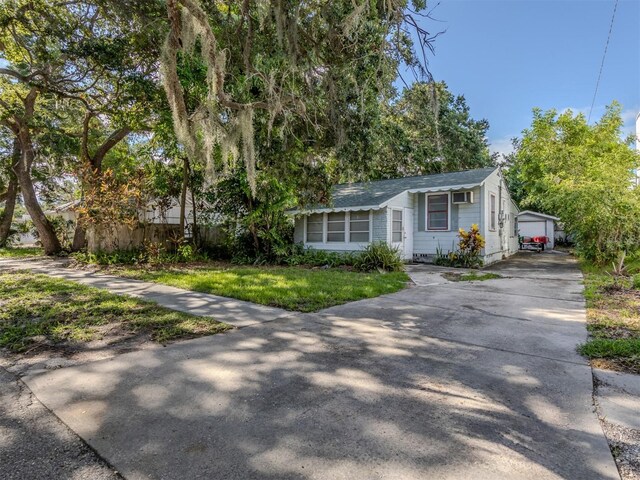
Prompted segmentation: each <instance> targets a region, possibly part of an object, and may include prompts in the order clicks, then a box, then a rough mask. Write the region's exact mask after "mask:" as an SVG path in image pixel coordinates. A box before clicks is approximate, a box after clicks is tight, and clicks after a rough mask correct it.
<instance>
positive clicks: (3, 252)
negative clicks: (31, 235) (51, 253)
mask: <svg viewBox="0 0 640 480" xmlns="http://www.w3.org/2000/svg"><path fill="white" fill-rule="evenodd" d="M38 255H44V251H43V250H42V248H40V247H12V248H0V258H18V257H34V256H38Z"/></svg>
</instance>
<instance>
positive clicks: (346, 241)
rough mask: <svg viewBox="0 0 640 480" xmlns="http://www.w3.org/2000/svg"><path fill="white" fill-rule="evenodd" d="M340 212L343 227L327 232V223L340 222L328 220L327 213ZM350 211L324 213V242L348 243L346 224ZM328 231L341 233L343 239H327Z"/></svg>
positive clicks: (347, 227)
mask: <svg viewBox="0 0 640 480" xmlns="http://www.w3.org/2000/svg"><path fill="white" fill-rule="evenodd" d="M336 213H338V214H340V213H341V214H342V223H343V224H344V228H343V229H342V230H335V231H331V232H329V224H330V223H340V221H339V220H338V221H333V222H332V221H330V220H329V215H331V214H336ZM349 213H350V212H328V213H325V214H324V216H325V223H326V227H327V228H326V235H325V243H331V244H336V243H349V241H348V238H349V237H347V234H348V233H349V226H348V225H347V220H348V219H349V217H350V215H348V214H349ZM329 233H341V234H343V235H344V240H329Z"/></svg>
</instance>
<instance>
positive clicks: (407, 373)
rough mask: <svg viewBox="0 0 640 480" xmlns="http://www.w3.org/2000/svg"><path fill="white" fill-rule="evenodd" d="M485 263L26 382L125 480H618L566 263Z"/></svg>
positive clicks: (547, 259)
mask: <svg viewBox="0 0 640 480" xmlns="http://www.w3.org/2000/svg"><path fill="white" fill-rule="evenodd" d="M494 270H496V271H500V272H503V274H506V273H505V272H509V278H503V279H498V280H489V281H485V282H470V283H464V284H462V283H456V284H450V283H446V284H441V285H435V286H427V287H414V288H409V289H406V290H404V291H401V292H398V293H395V294H391V295H386V296H383V297H379V298H376V299H372V300H365V301H360V302H355V303H351V304H346V305H342V306H336V307H332V308H331V309H328V310H325V311H323V312H320V313H319V314H305V315H303V314H296V315H292V316H289V317H287V318H278V319H276V320H273V321H270V322H266V323H256V324H253V325H250V326H248V327H247V328H243V329H240V330H235V331H233V332H230V333H227V334H223V335H215V336H213V337H206V338H200V339H196V340H190V341H185V342H180V343H176V344H173V345H170V346H168V347H166V348H163V349H156V350H149V351H138V352H133V353H128V354H123V355H120V356H118V357H115V358H113V359H111V360H105V361H97V362H92V363H87V364H84V365H78V366H74V367H68V368H62V369H59V370H55V371H52V372H47V373H43V374H35V375H31V376H29V377H26V378H25V380H26V383H27V384H28V386H29V387H30V388H31V389H32V390H33V392H34V394H35V395H36V396H37V397H38V398H39V399H40V400H41V401H42V402H43V403H44V404H45V405H46V406H47V407H49V408H50V409H52V410H53V411H54V412H55V413H56V415H58V416H59V417H60V418H61V419H62V420H63V421H64V422H65V423H66V424H67V425H69V426H70V427H71V428H72V429H73V430H74V431H76V432H77V433H78V434H79V435H80V436H81V437H82V438H83V439H85V440H86V441H87V442H88V443H89V444H90V445H91V446H92V447H93V448H95V449H96V451H97V452H98V453H99V454H100V455H102V456H103V457H104V458H105V459H106V460H107V461H108V462H109V463H110V464H111V465H114V467H115V468H117V470H118V471H119V472H122V473H123V475H124V476H125V477H126V478H129V479H149V478H163V479H182V478H221V479H222V478H223V479H225V480H226V479H243V480H245V479H309V480H324V479H327V480H329V479H339V478H348V479H349V480H358V479H363V480H364V479H366V480H369V479H425V478H431V479H474V480H475V479H479V480H482V479H491V480H494V479H531V478H536V479H537V480H545V479H573V478H576V479H578V478H579V479H581V480H587V479H594V480H595V479H598V480H601V479H619V475H618V471H617V469H616V466H615V464H614V461H613V458H612V456H611V453H610V451H609V448H608V445H607V442H606V440H605V437H604V435H603V432H602V429H601V427H600V424H599V422H598V419H597V416H596V414H595V412H594V406H593V403H592V374H591V369H590V367H589V365H588V364H587V362H586V361H585V360H584V359H583V358H582V357H580V356H579V355H578V354H577V353H576V351H575V347H576V345H577V344H578V343H580V342H582V341H584V340H585V339H586V329H585V309H584V300H583V298H582V294H581V291H582V286H581V284H580V281H579V278H580V275H579V272H578V270H577V268H576V265H575V264H573V263H571V261H570V259H568V258H567V257H561V256H550V255H549V256H547V255H544V256H542V255H538V256H535V257H534V256H519V257H517V258H515V259H513V260H510V261H508V262H505V263H504V264H501V265H499V266H496V267H494Z"/></svg>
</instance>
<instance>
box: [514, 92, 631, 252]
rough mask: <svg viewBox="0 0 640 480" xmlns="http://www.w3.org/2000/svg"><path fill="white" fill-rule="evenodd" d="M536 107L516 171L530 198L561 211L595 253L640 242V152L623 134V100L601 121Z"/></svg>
mask: <svg viewBox="0 0 640 480" xmlns="http://www.w3.org/2000/svg"><path fill="white" fill-rule="evenodd" d="M533 115H534V118H533V124H532V126H531V128H530V129H528V130H525V131H524V132H523V133H524V136H523V138H522V140H521V141H520V143H519V148H518V151H517V152H516V155H515V156H514V157H513V159H512V162H511V165H510V167H509V173H508V176H509V178H511V179H515V181H517V182H520V184H521V187H522V191H523V192H524V193H523V195H522V197H523V198H522V202H521V203H522V205H523V206H524V207H529V206H533V207H540V209H541V210H542V211H544V212H548V213H553V214H554V215H557V216H559V217H560V219H561V220H562V222H563V223H564V225H565V230H566V232H567V233H569V234H571V235H573V236H574V237H575V239H576V246H577V249H578V252H579V253H580V254H581V255H583V256H584V257H585V258H587V259H589V260H594V261H596V262H599V263H605V262H611V261H613V260H614V259H615V258H616V257H617V256H618V255H619V254H620V252H621V251H635V250H637V249H639V248H640V222H638V218H640V189H639V188H631V184H632V178H633V170H634V169H636V168H638V167H639V166H640V155H639V154H638V152H636V151H635V150H634V149H633V148H632V146H631V143H630V141H623V140H621V137H622V134H621V128H622V123H623V122H622V119H621V107H620V105H618V104H617V103H615V102H614V103H613V104H612V105H610V106H609V107H608V108H607V111H606V113H605V114H604V116H603V117H602V118H601V119H600V121H599V122H597V123H596V124H594V125H589V124H587V121H586V119H585V117H584V116H583V115H582V114H578V115H574V114H573V112H571V111H567V112H565V113H562V114H558V113H557V112H556V111H555V110H550V111H547V112H543V111H541V110H538V109H536V110H534V112H533ZM510 183H511V182H510Z"/></svg>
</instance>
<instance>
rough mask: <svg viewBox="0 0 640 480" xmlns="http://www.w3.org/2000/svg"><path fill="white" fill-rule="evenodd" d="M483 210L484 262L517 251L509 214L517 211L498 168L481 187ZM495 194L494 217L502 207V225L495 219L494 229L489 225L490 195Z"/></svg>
mask: <svg viewBox="0 0 640 480" xmlns="http://www.w3.org/2000/svg"><path fill="white" fill-rule="evenodd" d="M482 190H483V192H482V197H483V202H482V203H483V206H484V212H483V215H482V222H483V228H482V229H481V231H482V234H483V235H484V238H485V240H486V244H485V248H484V252H483V256H484V263H485V265H488V264H490V263H494V262H497V261H499V260H502V259H503V258H506V257H508V256H509V255H512V254H513V253H515V252H517V251H518V238H517V237H516V236H515V235H514V234H513V217H512V215H511V214H514V213H517V208H516V206H515V205H514V204H513V202H512V201H511V195H510V194H509V190H508V189H507V185H506V183H505V181H504V179H503V178H502V177H501V176H500V172H499V170H496V171H494V172H493V173H492V174H491V175H489V176H488V177H487V179H486V180H485V182H484V185H483V188H482ZM491 194H494V195H495V196H496V217H498V215H499V213H500V211H502V210H503V209H504V214H505V219H504V225H503V227H502V228H500V224H499V222H498V220H497V219H496V228H495V230H490V226H491V221H490V220H491V219H490V216H491V206H490V203H489V202H490V196H491Z"/></svg>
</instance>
